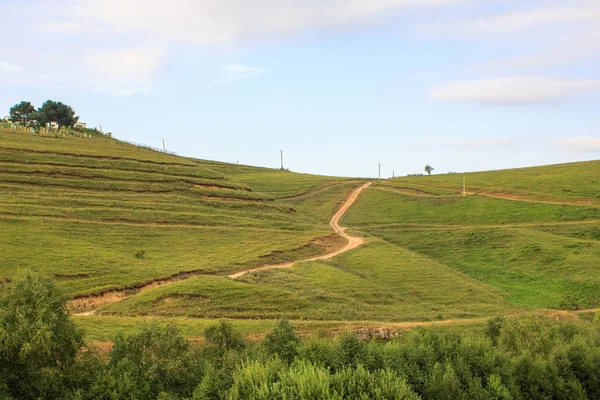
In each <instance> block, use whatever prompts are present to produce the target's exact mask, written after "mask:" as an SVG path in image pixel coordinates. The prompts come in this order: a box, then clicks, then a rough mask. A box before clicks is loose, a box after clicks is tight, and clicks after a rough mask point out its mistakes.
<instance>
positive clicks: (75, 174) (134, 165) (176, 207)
mask: <svg viewBox="0 0 600 400" xmlns="http://www.w3.org/2000/svg"><path fill="white" fill-rule="evenodd" d="M56 136H58V137H56ZM356 183H357V182H356V181H351V180H347V179H339V178H329V177H320V176H311V175H303V174H295V173H290V172H286V171H278V170H272V169H265V168H256V167H248V166H242V165H237V164H235V165H233V164H225V163H218V162H210V161H201V160H194V159H190V158H184V157H177V156H173V155H169V154H164V153H160V152H156V151H151V150H148V149H145V148H140V147H136V146H131V145H128V144H125V143H122V142H119V141H117V140H114V139H110V138H107V137H104V136H103V135H101V134H94V135H93V136H92V138H91V139H89V138H83V137H77V136H72V135H54V134H52V135H46V136H43V135H38V134H30V133H24V132H11V131H9V130H0V188H1V190H0V277H2V278H3V279H10V277H11V276H13V275H14V274H15V272H16V271H17V270H18V269H23V268H32V269H34V270H36V271H39V272H40V273H42V274H43V275H45V276H50V277H53V278H55V279H56V280H57V281H58V284H59V286H60V287H62V288H63V289H64V290H65V291H66V293H67V294H68V295H70V296H74V295H81V294H85V293H95V292H99V291H105V290H108V289H111V288H119V287H128V286H130V287H133V286H136V285H139V284H141V283H144V282H149V281H152V280H155V279H161V278H165V277H169V276H172V275H177V274H180V273H185V272H190V271H193V272H195V273H202V274H209V275H225V274H227V273H231V272H235V271H237V270H242V269H245V268H248V267H249V266H255V265H261V264H264V263H266V262H269V261H271V260H273V259H280V260H287V259H290V260H293V259H296V258H297V257H300V256H306V255H316V254H319V253H321V252H323V251H324V249H325V248H326V247H327V246H328V242H330V241H331V240H334V239H333V238H330V234H331V230H330V228H329V226H328V224H327V222H328V219H329V217H330V215H331V214H332V213H333V211H334V209H335V207H336V206H337V204H338V203H339V202H340V201H341V200H343V199H344V197H345V196H346V195H347V194H348V193H349V192H350V191H351V189H352V188H353V187H354V186H355V185H356ZM311 197H315V198H318V203H319V207H312V206H311V205H312V204H313V203H312V202H314V201H315V200H314V199H312V198H311ZM284 198H285V199H284Z"/></svg>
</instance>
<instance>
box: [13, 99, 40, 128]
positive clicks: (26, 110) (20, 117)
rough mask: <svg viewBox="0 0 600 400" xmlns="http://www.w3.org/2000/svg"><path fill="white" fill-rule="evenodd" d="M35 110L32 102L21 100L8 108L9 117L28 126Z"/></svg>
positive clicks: (33, 117)
mask: <svg viewBox="0 0 600 400" xmlns="http://www.w3.org/2000/svg"><path fill="white" fill-rule="evenodd" d="M35 115H36V111H35V107H34V106H33V104H31V103H30V102H28V101H22V102H20V103H19V104H15V105H14V106H12V107H11V109H10V119H11V121H12V122H17V123H19V124H21V125H23V126H28V125H29V124H30V123H31V122H32V121H33V120H34V119H35Z"/></svg>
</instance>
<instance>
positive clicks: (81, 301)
mask: <svg viewBox="0 0 600 400" xmlns="http://www.w3.org/2000/svg"><path fill="white" fill-rule="evenodd" d="M369 185H371V182H369V183H366V184H364V185H363V186H361V187H360V188H358V189H356V190H355V191H354V192H352V194H351V195H350V197H349V198H348V199H347V200H346V201H345V202H344V204H343V205H342V207H340V209H339V210H338V211H337V212H336V213H335V214H334V215H333V217H332V218H331V221H330V222H329V225H330V226H331V227H332V228H333V230H334V231H335V232H336V233H337V234H338V235H340V236H341V237H343V238H345V239H346V240H347V241H348V243H347V244H346V245H345V246H344V247H343V248H341V249H338V250H336V251H333V252H331V253H327V254H324V255H321V256H318V257H313V258H309V259H305V260H298V261H316V260H326V259H329V258H332V257H335V256H337V255H338V254H341V253H344V252H346V251H348V250H352V249H354V248H356V247H358V246H360V245H362V244H363V243H364V240H363V239H362V238H358V237H354V236H350V235H348V234H347V233H346V228H345V227H341V226H340V219H341V218H342V216H343V215H344V214H345V213H346V211H348V209H349V208H350V206H352V204H353V203H354V202H355V201H356V199H357V198H358V196H359V195H360V193H361V192H362V191H363V190H364V189H366V188H367V187H369ZM296 262H297V261H293V262H289V263H285V264H277V265H266V266H263V267H259V268H252V269H248V270H244V271H240V272H237V273H235V274H232V275H229V276H228V277H229V278H231V279H236V278H239V277H240V276H243V275H245V274H247V273H251V272H254V271H262V270H266V269H275V268H289V267H291V266H292V265H294V264H295V263H296ZM192 275H194V274H190V276H192ZM175 280H179V279H178V278H168V279H164V280H161V281H156V282H152V283H149V284H147V285H142V286H140V287H138V288H137V289H135V290H115V291H109V292H107V293H103V294H101V295H91V296H84V297H81V298H78V299H74V300H70V301H69V302H68V306H69V309H71V310H74V311H75V312H74V313H73V315H76V316H91V315H95V310H96V309H97V308H99V307H101V306H103V305H105V304H111V303H116V302H119V301H121V300H123V299H125V298H127V297H130V296H131V295H132V294H133V293H139V292H140V291H141V290H145V289H148V288H150V287H154V286H157V285H163V284H166V283H170V282H172V281H175ZM90 308H91V309H90Z"/></svg>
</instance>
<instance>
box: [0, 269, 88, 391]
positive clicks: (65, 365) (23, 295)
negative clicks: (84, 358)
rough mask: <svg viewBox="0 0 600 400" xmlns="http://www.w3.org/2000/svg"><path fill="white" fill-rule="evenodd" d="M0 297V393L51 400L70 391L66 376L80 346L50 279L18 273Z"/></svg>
mask: <svg viewBox="0 0 600 400" xmlns="http://www.w3.org/2000/svg"><path fill="white" fill-rule="evenodd" d="M3 289H4V290H3V291H2V292H3V293H5V294H4V295H3V296H2V298H0V310H1V312H0V394H2V393H3V394H4V395H5V396H6V397H9V396H11V397H15V398H19V399H38V398H57V397H63V396H66V394H67V393H69V392H73V391H75V388H74V387H72V386H71V382H70V379H69V378H70V376H71V375H72V374H73V370H74V368H75V366H76V356H77V354H78V353H79V351H80V349H81V347H82V346H83V335H82V332H81V331H80V330H79V329H77V328H76V327H75V325H74V324H73V323H72V322H71V320H70V319H69V313H68V312H67V310H66V303H65V300H64V298H63V297H62V295H61V294H60V293H59V292H58V290H57V289H56V288H55V287H54V285H53V284H52V282H51V281H48V280H45V279H42V278H40V277H39V276H36V275H32V274H31V273H23V274H20V275H19V276H18V277H17V278H16V279H15V281H14V283H12V284H11V285H8V287H3Z"/></svg>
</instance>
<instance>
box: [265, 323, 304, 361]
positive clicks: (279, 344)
mask: <svg viewBox="0 0 600 400" xmlns="http://www.w3.org/2000/svg"><path fill="white" fill-rule="evenodd" d="M263 344H264V346H265V347H266V348H267V350H268V351H269V353H271V354H273V355H277V356H278V357H280V358H281V359H283V360H285V361H287V362H288V363H291V362H292V361H294V358H295V357H296V356H297V355H298V346H299V344H300V338H299V337H298V336H297V335H296V332H294V328H293V327H292V325H291V324H290V323H289V322H288V321H287V320H285V319H282V320H280V321H279V322H278V323H277V325H276V326H275V329H274V330H273V332H271V333H269V334H268V335H267V336H265V339H264V341H263Z"/></svg>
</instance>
